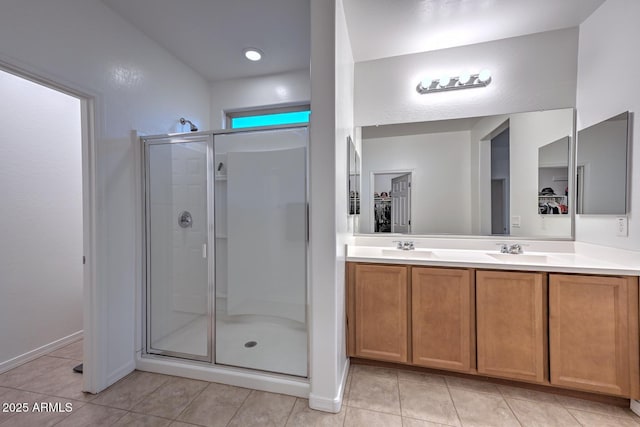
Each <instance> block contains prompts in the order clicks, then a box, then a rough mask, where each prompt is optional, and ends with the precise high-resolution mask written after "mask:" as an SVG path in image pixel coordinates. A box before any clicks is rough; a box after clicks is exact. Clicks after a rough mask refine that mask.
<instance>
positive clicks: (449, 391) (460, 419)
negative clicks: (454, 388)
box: [444, 377, 462, 426]
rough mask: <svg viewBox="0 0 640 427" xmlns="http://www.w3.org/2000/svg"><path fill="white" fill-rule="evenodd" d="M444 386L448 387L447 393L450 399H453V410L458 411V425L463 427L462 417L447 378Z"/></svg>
mask: <svg viewBox="0 0 640 427" xmlns="http://www.w3.org/2000/svg"><path fill="white" fill-rule="evenodd" d="M444 385H445V386H446V387H447V393H449V399H451V403H452V404H453V410H454V411H456V417H458V424H460V425H461V426H462V418H461V417H460V412H458V407H457V406H456V401H455V400H454V399H453V395H452V394H451V388H449V381H447V378H446V377H445V379H444Z"/></svg>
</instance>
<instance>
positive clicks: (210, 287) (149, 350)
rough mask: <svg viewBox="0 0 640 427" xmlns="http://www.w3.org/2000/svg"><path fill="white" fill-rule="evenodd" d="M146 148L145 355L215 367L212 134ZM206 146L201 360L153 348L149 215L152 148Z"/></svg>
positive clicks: (173, 138) (152, 140) (153, 141)
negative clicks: (204, 319)
mask: <svg viewBox="0 0 640 427" xmlns="http://www.w3.org/2000/svg"><path fill="white" fill-rule="evenodd" d="M140 140H141V142H142V144H143V150H142V165H143V169H142V170H143V180H142V181H143V189H142V190H143V200H144V206H143V209H144V214H143V221H144V226H143V227H142V228H143V230H144V236H143V241H144V245H143V255H142V256H143V263H142V265H143V266H144V269H143V274H142V276H143V277H142V283H143V291H144V297H143V301H144V302H145V303H144V307H142V324H143V330H144V332H145V336H144V339H143V344H144V348H143V352H144V353H145V354H147V355H150V356H168V357H175V358H180V359H182V360H185V361H187V360H191V361H198V362H208V363H213V354H214V352H213V344H214V343H213V317H214V309H213V302H214V301H212V299H211V295H212V294H213V293H214V292H215V262H210V261H209V260H210V259H214V260H215V244H213V245H212V244H211V242H212V241H215V236H214V231H213V230H215V215H214V214H213V213H214V212H215V210H214V209H215V205H214V194H213V190H214V188H213V187H214V182H213V181H212V179H211V178H210V177H211V176H213V175H212V174H213V162H214V156H215V153H214V151H213V134H212V133H211V132H198V133H190V134H173V135H172V134H169V135H154V136H148V137H141V138H140ZM190 142H191V143H194V142H203V143H206V145H207V155H206V157H207V160H206V175H205V176H206V183H207V190H206V191H207V246H206V252H207V253H206V255H207V257H206V259H207V298H208V301H207V355H206V356H198V355H194V354H190V353H182V352H178V351H171V350H158V349H154V348H153V346H152V345H151V321H150V318H149V317H150V307H151V292H150V288H151V281H150V274H149V272H150V271H151V257H150V256H149V255H150V253H151V238H150V237H151V221H149V219H148V218H149V213H150V191H149V183H150V176H149V153H148V150H149V147H150V146H151V145H165V144H184V143H190Z"/></svg>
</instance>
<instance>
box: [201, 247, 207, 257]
mask: <svg viewBox="0 0 640 427" xmlns="http://www.w3.org/2000/svg"><path fill="white" fill-rule="evenodd" d="M202 258H205V259H206V258H207V244H206V243H203V244H202Z"/></svg>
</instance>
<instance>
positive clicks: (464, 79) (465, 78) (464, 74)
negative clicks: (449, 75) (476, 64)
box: [458, 71, 471, 86]
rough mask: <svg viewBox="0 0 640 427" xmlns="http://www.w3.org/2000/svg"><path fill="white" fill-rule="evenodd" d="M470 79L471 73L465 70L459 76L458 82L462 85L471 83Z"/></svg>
mask: <svg viewBox="0 0 640 427" xmlns="http://www.w3.org/2000/svg"><path fill="white" fill-rule="evenodd" d="M469 80H471V74H470V73H467V72H466V71H463V72H462V73H460V77H458V83H459V84H460V85H461V86H464V85H466V84H469V83H470V82H469Z"/></svg>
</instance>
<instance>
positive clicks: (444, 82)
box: [438, 77, 451, 87]
mask: <svg viewBox="0 0 640 427" xmlns="http://www.w3.org/2000/svg"><path fill="white" fill-rule="evenodd" d="M450 81H451V78H450V77H440V80H439V82H438V86H440V87H447V86H449V82H450Z"/></svg>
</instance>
